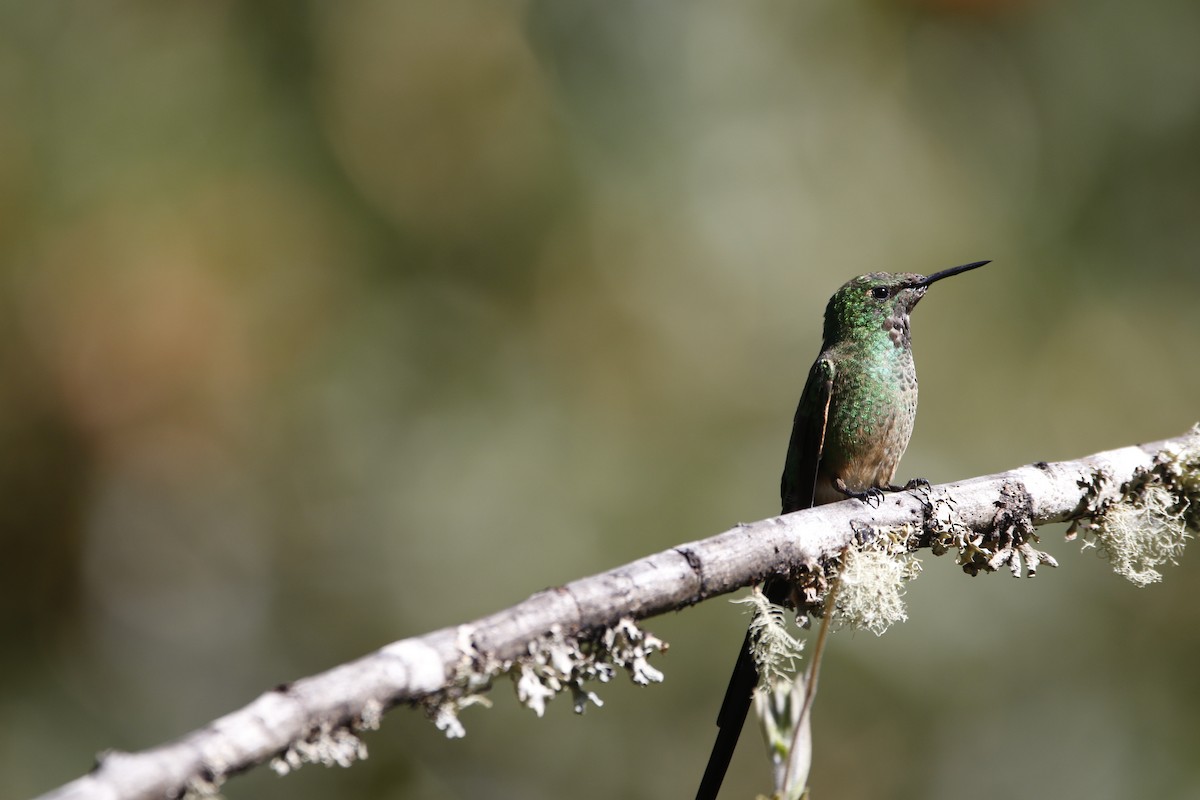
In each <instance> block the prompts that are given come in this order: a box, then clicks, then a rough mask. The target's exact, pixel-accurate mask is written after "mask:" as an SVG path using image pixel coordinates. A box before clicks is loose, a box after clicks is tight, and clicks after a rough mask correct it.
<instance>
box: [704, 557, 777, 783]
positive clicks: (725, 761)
mask: <svg viewBox="0 0 1200 800" xmlns="http://www.w3.org/2000/svg"><path fill="white" fill-rule="evenodd" d="M790 592H791V586H790V585H789V584H788V583H787V582H786V581H783V580H780V579H777V578H773V579H771V580H768V581H767V583H766V586H764V587H763V593H764V594H766V596H767V599H768V600H770V601H771V602H772V603H776V604H778V603H782V602H783V601H784V599H786V598H787V596H788V594H789V593H790ZM752 645H753V640H752V639H751V637H750V631H748V630H747V631H746V638H745V639H744V640H743V641H742V650H741V652H740V653H738V659H737V663H736V664H734V665H733V674H732V675H730V676H729V688H727V689H726V690H725V699H724V700H722V701H721V710H720V711H718V712H717V740H716V741H715V742H714V743H713V749H712V754H711V755H709V757H708V765H707V766H706V767H705V768H704V777H703V778H701V779H700V788H699V789H697V790H696V800H716V797H717V792H719V791H721V782H722V781H724V780H725V771H726V770H728V769H729V762H730V761H731V760H732V759H733V751H734V750H735V749H736V748H737V743H738V737H739V736H741V734H742V728H743V727H744V726H745V724H746V715H747V714H748V713H749V712H750V703H751V701H752V700H753V697H754V687H755V686H757V685H758V665H757V664H755V662H754V655H753V653H752V652H751V650H750V648H751V646H752Z"/></svg>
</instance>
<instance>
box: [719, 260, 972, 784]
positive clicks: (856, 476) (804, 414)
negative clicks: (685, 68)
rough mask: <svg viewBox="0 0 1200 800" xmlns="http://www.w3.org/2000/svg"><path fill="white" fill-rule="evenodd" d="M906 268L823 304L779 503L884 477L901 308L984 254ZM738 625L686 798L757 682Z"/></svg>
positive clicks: (906, 414)
mask: <svg viewBox="0 0 1200 800" xmlns="http://www.w3.org/2000/svg"><path fill="white" fill-rule="evenodd" d="M987 263H988V262H987V261H976V262H974V263H972V264H963V265H962V266H961V267H952V268H950V269H945V270H942V271H941V272H935V273H934V274H932V275H929V276H925V275H914V274H912V273H909V272H898V273H893V272H870V273H867V274H866V275H860V276H858V277H857V278H854V279H853V280H850V281H848V282H847V283H846V284H845V285H844V286H842V288H840V289H838V290H837V292H835V293H834V295H833V297H832V298H830V300H829V305H828V306H826V307H825V330H824V334H823V343H822V344H821V354H820V355H819V356H817V360H816V362H815V363H814V364H813V365H812V369H810V370H809V371H808V381H807V382H806V383H805V384H804V392H803V393H802V394H801V395H800V404H799V406H798V407H797V408H796V418H795V421H794V422H793V424H792V438H791V441H790V442H789V443H788V451H787V459H786V461H785V462H784V466H783V480H782V486H781V494H782V497H783V513H785V514H787V513H789V512H792V511H798V510H800V509H802V508H811V507H813V506H817V505H821V504H823V503H832V502H835V501H837V500H844V499H846V498H847V497H854V498H859V499H863V500H867V499H870V498H872V497H878V496H879V495H880V494H881V493H882V492H883V491H884V490H888V491H895V490H898V489H901V488H912V487H913V486H915V485H917V484H919V483H923V481H912V482H910V483H909V485H908V486H907V487H898V486H893V485H892V480H893V478H895V475H896V466H897V464H899V463H900V456H902V455H903V454H904V449H905V448H906V447H907V446H908V440H909V437H910V436H912V429H913V420H914V419H915V418H916V416H917V370H916V367H915V366H914V364H913V357H912V343H911V340H910V338H909V315H910V314H911V313H912V310H913V308H914V307H915V306H916V305H917V303H918V302H919V301H920V299H921V298H922V297H924V296H925V292H926V291H928V290H929V287H930V286H931V285H933V284H934V283H935V282H936V281H940V280H941V279H942V278H949V277H950V276H951V275H958V274H959V273H960V272H966V271H967V270H971V269H976V268H977V267H982V266H983V265H984V264H987ZM765 591H766V595H767V597H768V598H769V599H770V600H771V601H772V602H774V603H782V602H783V601H784V600H786V599H787V596H788V594H789V592H790V587H789V586H788V584H787V582H786V581H783V580H781V579H778V578H775V579H771V580H768V581H767V583H766V586H765ZM750 645H751V640H750V634H749V632H747V633H746V640H745V643H744V644H743V645H742V652H741V653H740V654H739V655H738V661H737V664H736V665H735V666H734V670H733V676H732V677H731V678H730V679H729V688H728V689H727V690H726V692H725V700H724V702H723V703H722V704H721V711H720V713H719V714H718V715H717V726H718V727H719V728H720V731H719V732H718V734H717V741H716V743H715V744H714V745H713V751H712V755H711V756H709V760H708V766H707V768H706V769H705V771H704V778H703V779H702V780H701V783H700V790H699V791H698V792H697V793H696V800H714V799H715V798H716V796H717V792H718V791H719V790H720V788H721V781H722V780H723V779H724V777H725V770H726V769H727V768H728V766H729V760H730V759H731V758H732V757H733V750H734V748H735V747H736V746H737V740H738V736H739V734H740V733H741V730H742V725H743V723H744V722H745V719H746V712H747V711H748V710H749V708H750V701H751V695H752V693H753V691H754V687H755V686H756V685H757V684H758V669H757V667H756V666H755V663H754V658H753V656H752V655H751V653H750Z"/></svg>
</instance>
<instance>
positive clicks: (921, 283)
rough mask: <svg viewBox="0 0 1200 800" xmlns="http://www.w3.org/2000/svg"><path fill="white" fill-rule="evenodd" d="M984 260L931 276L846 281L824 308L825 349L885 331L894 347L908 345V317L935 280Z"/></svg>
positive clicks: (876, 274)
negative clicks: (841, 342) (845, 341)
mask: <svg viewBox="0 0 1200 800" xmlns="http://www.w3.org/2000/svg"><path fill="white" fill-rule="evenodd" d="M987 263H989V262H987V261H975V262H973V263H971V264H963V265H962V266H960V267H951V268H950V269H944V270H942V271H941V272H935V273H933V274H932V275H917V274H914V273H911V272H868V273H867V274H866V275H859V276H858V277H857V278H853V279H852V280H849V281H847V282H846V284H845V285H843V286H842V288H840V289H838V290H837V292H835V293H834V295H833V297H831V298H830V299H829V305H828V306H826V307H825V346H826V347H828V346H830V345H833V344H836V343H837V342H840V341H843V340H845V339H849V338H855V337H866V336H871V335H874V334H876V333H877V332H878V331H880V330H882V331H886V332H887V333H888V335H889V336H890V337H891V340H892V343H893V344H895V345H896V346H897V347H907V346H908V345H909V334H908V315H909V314H910V313H912V310H913V308H914V307H915V306H916V305H917V303H918V302H919V301H920V299H921V298H922V297H924V296H925V292H926V291H928V290H929V287H930V286H931V285H932V284H933V283H934V282H936V281H940V280H941V279H942V278H949V277H950V276H951V275H957V274H959V273H960V272H966V271H967V270H970V269H976V268H978V267H982V266H983V265H984V264H987Z"/></svg>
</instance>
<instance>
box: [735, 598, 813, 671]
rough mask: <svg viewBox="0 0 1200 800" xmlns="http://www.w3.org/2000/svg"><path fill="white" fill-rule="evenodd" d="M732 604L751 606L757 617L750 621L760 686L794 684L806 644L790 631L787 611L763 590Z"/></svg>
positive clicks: (751, 639) (752, 648)
mask: <svg viewBox="0 0 1200 800" xmlns="http://www.w3.org/2000/svg"><path fill="white" fill-rule="evenodd" d="M732 602H734V603H737V604H739V605H747V606H750V608H751V610H752V612H753V614H754V616H753V618H751V620H750V642H751V644H750V652H751V654H752V655H753V656H754V663H755V664H756V665H757V666H758V675H759V685H760V686H774V685H775V684H776V683H777V682H780V681H782V682H785V683H790V682H791V680H792V678H791V675H792V673H794V672H795V671H796V662H797V661H798V660H800V656H801V653H802V651H803V650H804V642H802V641H801V640H799V639H797V638H796V637H795V636H793V635H792V632H791V631H790V630H788V624H787V616H788V613H787V609H786V608H784V607H783V606H780V605H775V604H774V603H772V602H771V601H770V600H768V599H767V596H766V595H765V594H763V591H762V588H761V587H759V586H755V587H754V589H753V590H752V591H751V592H750V594H749V595H748V596H747V597H741V598H738V599H737V600H733V601H732Z"/></svg>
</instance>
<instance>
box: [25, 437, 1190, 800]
mask: <svg viewBox="0 0 1200 800" xmlns="http://www.w3.org/2000/svg"><path fill="white" fill-rule="evenodd" d="M1198 430H1200V428H1198V429H1194V430H1193V431H1192V432H1190V433H1189V434H1187V435H1184V436H1180V437H1177V438H1175V439H1168V440H1164V441H1161V442H1155V443H1153V444H1148V445H1141V446H1137V447H1125V448H1122V449H1119V450H1111V451H1108V452H1104V453H1097V454H1095V455H1091V456H1088V457H1086V458H1081V459H1077V460H1074V461H1063V462H1058V463H1054V464H1045V463H1039V464H1036V465H1030V466H1025V467H1021V468H1019V469H1015V470H1011V471H1009V472H1004V473H999V474H996V475H989V476H985V477H980V478H974V479H971V480H966V481H961V482H957V483H950V484H944V485H940V486H935V487H930V488H928V489H917V490H913V491H906V492H901V493H896V494H889V495H887V496H886V497H885V499H884V500H883V501H882V503H880V504H879V506H878V507H872V506H870V505H868V504H865V503H863V502H860V501H858V500H848V501H845V502H841V503H833V504H830V505H824V506H819V507H817V508H813V509H808V510H804V511H799V512H796V513H793V514H788V515H786V516H782V517H772V518H769V519H764V520H760V521H758V522H753V523H749V524H742V525H737V526H736V527H734V528H732V529H731V530H728V531H726V532H724V533H721V534H719V535H717V536H712V537H710V538H707V539H702V540H700V541H696V542H690V543H688V544H683V545H679V546H678V547H673V548H671V549H669V550H665V551H663V552H660V553H656V554H654V555H651V556H647V557H645V558H642V559H639V560H637V561H634V562H632V563H630V564H626V565H625V566H621V567H617V568H616V569H612V570H609V571H607V572H604V573H601V574H598V575H594V576H592V577H589V578H583V579H581V580H577V581H573V582H571V583H568V584H566V585H564V586H561V587H557V588H553V589H548V590H545V591H542V592H538V593H537V594H534V595H533V596H532V597H530V598H529V599H527V600H525V601H524V602H521V603H518V604H517V605H515V606H513V607H511V608H508V609H506V610H504V611H500V612H498V613H495V614H492V615H490V616H487V617H483V618H482V619H478V620H475V621H474V622H470V623H467V624H464V625H460V626H457V627H452V628H443V629H442V630H438V631H434V632H432V633H428V634H425V635H424V636H416V637H412V638H409V639H404V640H401V641H398V642H394V643H392V644H390V645H387V646H386V647H383V648H382V649H380V650H378V651H376V652H374V653H371V654H370V655H367V656H364V657H362V658H360V659H358V660H356V661H352V662H349V663H347V664H343V665H341V666H338V667H335V668H333V669H331V670H328V671H327V672H323V673H321V674H319V675H314V676H312V677H308V678H303V679H301V680H298V681H295V682H294V683H291V684H288V685H285V686H280V687H277V688H275V689H272V690H270V691H268V692H266V693H264V694H263V695H261V696H260V697H259V698H258V699H256V700H254V701H253V702H252V703H250V704H249V705H247V706H245V707H244V708H242V709H240V710H237V711H234V712H233V713H231V714H228V715H226V716H224V717H221V718H220V719H217V720H215V721H213V722H211V723H209V724H208V725H206V726H204V727H203V728H200V729H198V730H196V731H193V732H192V733H190V734H188V735H186V736H184V737H182V738H180V739H177V740H175V741H173V742H170V743H168V744H164V745H161V746H159V747H155V748H153V749H150V750H145V751H142V752H140V753H122V752H107V753H104V754H101V755H100V756H99V758H98V759H97V764H96V766H95V768H94V769H93V770H92V771H91V772H90V773H88V774H87V775H85V776H83V777H81V778H79V779H77V780H75V781H72V782H71V783H68V784H66V785H64V786H62V787H60V788H58V789H56V790H53V791H51V792H49V793H48V794H46V795H43V797H42V800H68V799H69V800H84V799H85V798H86V799H87V800H117V798H121V799H122V800H134V799H140V798H164V797H166V798H175V797H181V796H183V795H185V794H187V793H193V794H196V793H200V794H203V793H208V792H212V791H215V789H216V788H217V787H219V786H220V785H221V784H222V783H223V782H224V780H225V779H226V778H227V777H229V776H231V775H234V774H236V773H239V772H243V771H245V770H248V769H250V768H252V767H254V766H257V765H260V764H263V763H264V762H267V761H271V763H272V766H273V767H274V768H275V769H276V770H277V771H280V772H286V771H288V769H290V768H293V767H296V766H299V764H301V763H303V762H306V761H313V762H320V763H325V764H342V765H347V764H349V763H351V762H352V761H353V760H355V759H356V758H358V757H362V756H363V755H365V748H364V747H363V745H362V744H361V742H360V741H359V740H358V738H357V736H355V732H356V731H358V730H362V729H365V728H374V727H377V726H378V723H379V718H380V716H381V715H382V713H383V712H384V711H386V710H387V709H390V708H392V707H394V706H396V705H399V704H410V705H423V706H425V707H426V709H427V711H429V712H430V713H431V715H432V716H434V718H435V722H437V724H438V726H439V727H440V728H442V729H443V730H445V731H446V732H447V734H448V735H451V736H453V735H461V733H462V728H461V726H460V725H459V723H458V721H457V718H456V712H457V710H458V709H459V708H461V707H462V706H463V705H467V704H469V703H470V702H472V701H474V700H476V699H478V694H477V692H481V691H483V690H485V689H487V688H489V687H490V685H491V680H492V679H493V678H494V677H496V676H497V675H500V674H502V673H504V672H511V673H513V674H514V677H516V676H517V675H518V673H519V675H520V680H518V695H519V696H521V699H522V701H523V702H525V703H526V704H527V705H530V706H531V707H533V708H534V709H535V710H538V711H539V713H540V707H541V704H543V703H544V701H545V699H546V697H547V696H549V695H550V694H552V693H553V692H555V691H558V690H560V689H562V688H564V687H566V688H571V689H572V690H573V691H574V692H575V694H576V704H577V706H581V705H582V704H583V703H586V702H587V700H588V699H594V695H589V694H588V693H586V692H584V691H583V690H582V688H581V686H582V681H583V680H584V679H586V678H591V677H599V678H601V679H602V680H604V679H607V677H608V676H610V675H611V674H612V672H613V671H614V670H613V665H616V666H620V667H624V668H625V669H627V670H629V671H630V673H631V675H632V676H633V678H634V680H637V681H639V682H647V681H652V680H655V679H658V678H661V674H659V673H657V671H656V670H654V669H653V668H651V667H649V665H648V664H647V663H646V658H647V657H648V656H649V654H650V653H651V652H653V651H654V650H656V649H661V648H662V643H661V642H658V641H657V640H656V639H654V638H653V637H652V636H649V635H647V634H643V633H642V632H641V631H639V630H638V629H637V628H636V627H635V626H634V625H632V623H631V622H630V620H636V619H643V618H646V617H652V616H655V615H657V614H661V613H663V612H666V611H672V610H676V609H680V608H683V607H685V606H690V605H693V604H695V603H699V602H701V601H703V600H707V599H709V598H711V597H716V596H718V595H722V594H726V593H728V592H732V591H734V590H736V589H738V588H740V587H743V586H747V585H750V584H752V583H754V582H756V581H759V580H762V579H763V578H765V577H766V576H768V575H771V574H776V573H779V572H787V573H788V574H790V575H792V576H794V577H797V578H798V579H800V580H803V576H804V575H809V576H813V575H816V576H818V577H819V578H820V579H821V580H823V575H824V572H825V570H826V569H827V568H828V567H829V565H830V562H831V561H833V560H835V559H836V558H837V556H838V554H839V553H841V551H842V550H843V549H844V548H846V547H847V546H851V545H853V544H861V543H862V542H863V541H865V540H867V539H869V538H871V535H872V534H873V533H878V532H887V533H888V535H889V536H892V538H893V539H894V538H895V536H894V534H895V533H896V532H897V531H899V532H901V533H902V542H903V543H904V546H905V548H906V549H915V548H917V547H930V546H932V547H933V548H934V550H935V552H939V551H941V552H944V551H945V550H947V549H949V548H951V547H954V548H957V550H958V553H959V563H961V564H963V566H964V568H965V569H967V570H968V571H978V570H980V569H992V568H995V567H997V566H999V565H1000V564H1001V563H1003V562H1006V561H1007V562H1008V563H1009V564H1010V566H1012V567H1013V568H1014V574H1019V573H1020V569H1021V563H1022V557H1023V558H1024V561H1025V567H1026V569H1027V570H1028V571H1029V572H1030V573H1032V571H1033V570H1034V569H1036V567H1037V564H1038V563H1039V559H1038V558H1036V557H1035V556H1031V555H1030V551H1031V548H1028V539H1029V538H1030V536H1029V534H1030V533H1031V531H1032V526H1035V525H1042V524H1046V523H1051V522H1062V521H1067V520H1088V519H1095V518H1097V517H1100V516H1102V515H1103V514H1105V513H1106V511H1107V510H1108V509H1109V508H1111V507H1113V506H1114V504H1117V503H1120V502H1122V501H1123V500H1128V499H1129V494H1128V493H1129V491H1131V487H1136V486H1138V485H1143V486H1144V484H1145V483H1146V481H1147V477H1146V476H1153V475H1155V474H1157V473H1156V470H1157V471H1158V473H1163V474H1164V475H1165V474H1166V473H1167V472H1170V469H1166V470H1164V468H1163V465H1169V466H1170V468H1171V469H1174V470H1175V472H1178V471H1179V469H1178V459H1179V454H1180V453H1181V452H1183V453H1187V454H1188V458H1189V459H1191V460H1189V462H1188V464H1187V466H1188V468H1190V469H1195V468H1196V466H1197V464H1196V462H1197V461H1200V433H1197V431H1198ZM1162 480H1167V482H1168V483H1169V482H1170V481H1169V480H1168V479H1166V478H1163V479H1162ZM1190 480H1191V484H1189V486H1191V487H1192V489H1194V488H1195V487H1196V485H1197V483H1198V482H1197V481H1196V479H1195V478H1194V477H1192V478H1191V479H1190ZM1160 483H1161V480H1160ZM1186 500H1187V498H1184V501H1183V502H1184V503H1186ZM1197 505H1200V504H1197ZM1180 508H1184V509H1185V508H1186V505H1184V506H1181V507H1180ZM1179 513H1180V514H1181V515H1182V514H1183V513H1184V512H1183V511H1182V510H1181V511H1180V512H1179ZM1195 521H1196V520H1195V518H1194V517H1193V518H1191V519H1190V522H1192V523H1193V524H1194V523H1195ZM1102 546H1104V545H1102ZM1005 552H1007V556H1008V557H1007V558H1005V557H1004V553H1005ZM1032 553H1034V554H1036V551H1032ZM1172 554H1173V551H1172V552H1171V553H1169V554H1168V558H1170V557H1171V555H1172ZM722 666H724V664H722ZM539 693H542V694H539Z"/></svg>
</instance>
